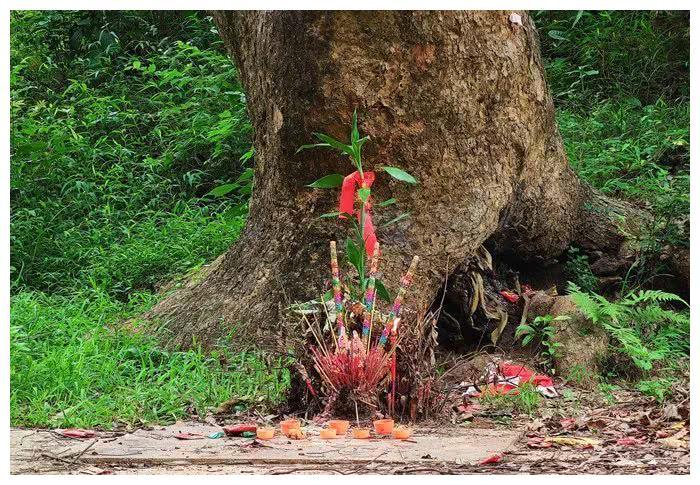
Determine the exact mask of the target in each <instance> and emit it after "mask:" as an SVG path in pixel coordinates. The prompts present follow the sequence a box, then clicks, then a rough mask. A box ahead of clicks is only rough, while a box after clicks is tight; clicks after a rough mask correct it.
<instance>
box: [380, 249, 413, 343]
mask: <svg viewBox="0 0 700 485" xmlns="http://www.w3.org/2000/svg"><path fill="white" fill-rule="evenodd" d="M418 259H419V258H418V256H413V260H412V261H411V265H410V266H409V267H408V271H406V274H405V275H403V278H401V285H400V286H399V292H398V294H397V295H396V298H395V299H394V306H393V307H392V308H391V312H390V313H389V318H388V319H387V321H386V325H385V326H384V330H382V334H381V336H380V337H379V345H380V346H381V347H383V346H384V345H386V340H387V337H388V336H389V331H391V329H392V327H396V325H398V318H399V316H400V315H401V305H402V304H403V299H404V296H405V295H406V290H408V287H409V286H411V283H412V282H413V274H414V273H415V271H416V266H417V265H418Z"/></svg>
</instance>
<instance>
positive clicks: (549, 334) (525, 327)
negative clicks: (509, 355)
mask: <svg viewBox="0 0 700 485" xmlns="http://www.w3.org/2000/svg"><path fill="white" fill-rule="evenodd" d="M569 319H570V317H568V316H566V315H559V316H557V317H553V316H552V315H539V316H537V317H535V318H534V319H533V320H532V322H530V323H529V324H527V323H522V324H520V325H518V327H517V328H516V329H515V338H516V339H519V340H520V341H521V344H522V346H523V347H525V346H526V345H530V344H532V343H537V345H538V347H537V348H538V349H540V356H541V357H542V359H543V361H542V364H543V365H544V366H545V367H547V368H548V369H552V368H553V367H554V359H556V358H557V357H558V356H559V354H558V352H559V348H560V347H561V346H562V344H561V343H559V342H556V341H555V340H554V337H555V335H556V331H557V327H556V326H555V325H554V324H553V322H563V321H567V320H569Z"/></svg>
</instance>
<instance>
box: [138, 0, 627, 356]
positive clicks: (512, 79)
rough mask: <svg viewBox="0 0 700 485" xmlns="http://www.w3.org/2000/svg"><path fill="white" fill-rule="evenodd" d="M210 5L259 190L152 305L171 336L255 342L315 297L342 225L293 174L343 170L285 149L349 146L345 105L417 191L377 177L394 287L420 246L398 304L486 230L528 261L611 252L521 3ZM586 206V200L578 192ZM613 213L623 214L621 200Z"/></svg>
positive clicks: (430, 282) (379, 156) (424, 287)
mask: <svg viewBox="0 0 700 485" xmlns="http://www.w3.org/2000/svg"><path fill="white" fill-rule="evenodd" d="M510 14H511V12H493V11H492V12H217V13H215V20H216V22H217V25H218V26H219V29H220V32H221V36H222V38H223V40H224V42H225V44H226V46H227V47H228V48H229V50H230V51H231V53H232V55H233V57H234V59H235V62H236V65H237V66H238V68H239V70H240V73H241V77H242V81H243V84H244V86H245V89H246V92H247V96H248V109H249V113H250V117H251V119H252V123H253V126H254V129H255V149H256V154H255V188H254V191H253V196H252V199H251V202H250V215H249V219H248V224H247V227H246V230H245V232H244V234H243V235H242V236H241V238H240V240H239V241H238V242H237V243H236V244H235V245H234V246H233V247H232V248H231V249H230V250H229V251H228V252H227V253H226V254H225V255H224V256H223V257H222V258H220V260H219V261H218V262H217V264H216V265H215V267H214V268H213V269H212V270H211V271H210V273H209V274H208V275H207V276H206V277H205V278H204V279H203V281H201V282H199V283H197V284H194V285H191V286H188V287H186V288H183V289H181V290H179V291H177V292H175V294H173V295H171V296H170V297H169V298H167V299H165V300H164V301H163V302H161V303H160V304H159V305H158V306H157V307H156V308H155V309H154V310H153V312H152V313H151V316H154V317H158V318H159V319H161V320H163V321H164V322H165V323H167V324H168V326H169V328H170V329H172V330H173V332H174V335H175V336H176V342H177V343H181V344H188V343H190V342H191V341H192V337H196V338H197V339H199V340H200V341H203V342H204V343H205V344H211V343H212V342H213V341H214V339H215V338H216V337H218V336H220V335H222V334H224V333H228V332H230V331H231V330H234V332H235V333H236V334H237V335H238V336H239V337H240V338H244V339H246V340H249V341H252V340H254V341H256V342H257V343H258V344H260V345H263V346H267V345H269V344H270V343H271V342H272V341H274V340H278V339H279V338H280V337H284V336H286V332H287V327H286V325H285V324H284V322H283V318H282V313H281V312H280V309H281V308H283V307H284V306H286V305H287V304H289V303H291V302H293V301H306V300H309V299H312V298H315V297H318V296H319V294H320V292H321V291H322V288H323V286H324V281H326V280H327V279H328V278H329V270H328V266H329V257H328V241H329V240H330V239H338V240H342V239H344V237H345V235H346V234H347V232H346V231H347V230H348V227H347V225H344V224H343V223H341V222H339V221H331V220H329V219H319V218H318V216H319V215H321V214H323V213H326V212H331V211H333V210H335V207H336V205H337V200H338V194H337V192H336V191H321V190H312V189H309V188H308V187H306V186H305V185H306V184H308V183H310V182H312V181H314V180H316V179H317V178H319V177H321V176H323V175H326V174H329V173H342V174H345V173H349V172H350V171H351V170H352V169H351V166H350V164H349V162H348V160H347V158H343V157H341V156H339V155H335V154H333V153H331V152H327V151H305V152H302V153H299V154H297V153H295V152H296V149H297V148H298V147H299V146H300V145H302V144H305V143H310V142H312V141H313V140H312V135H311V134H312V133H313V132H316V131H322V132H326V133H329V134H331V135H333V136H334V137H336V138H340V139H343V140H347V139H348V131H349V129H348V127H349V124H350V120H351V117H352V112H353V110H354V109H357V111H358V114H359V119H360V131H361V132H362V133H363V134H368V135H370V136H371V142H369V143H368V144H367V145H365V147H366V148H365V156H364V159H365V161H366V162H365V163H366V164H368V165H369V166H370V168H371V167H372V166H376V165H379V164H388V165H395V166H399V167H402V168H404V169H405V170H407V171H409V172H410V173H412V174H414V175H415V176H416V177H417V178H418V179H419V182H420V184H419V185H418V186H416V187H412V186H407V185H405V184H401V183H398V182H396V181H394V180H392V179H390V178H389V177H388V176H386V175H385V174H383V175H379V178H378V180H377V182H375V185H374V187H373V196H374V197H375V198H376V200H378V201H379V200H384V199H386V198H389V197H396V198H397V199H398V200H399V203H398V204H397V205H395V206H391V207H389V208H386V209H383V210H381V211H380V210H377V211H376V214H375V219H376V220H377V222H378V225H380V224H381V223H382V221H388V220H390V219H392V218H394V217H395V216H396V215H397V214H399V213H401V212H405V211H409V212H410V213H411V216H410V218H408V219H406V220H404V221H402V222H400V223H398V224H396V225H393V226H390V227H388V228H385V229H379V230H378V237H379V240H380V242H381V245H382V252H383V257H382V264H383V274H384V276H383V279H384V281H385V282H386V283H387V286H389V287H390V289H393V290H395V289H396V286H397V283H398V280H399V276H400V274H401V273H402V272H403V271H405V269H406V268H407V266H408V264H409V262H410V260H411V257H412V256H413V255H418V256H420V258H421V260H420V265H419V268H418V271H417V275H416V279H415V283H414V287H413V289H412V291H411V293H410V294H409V303H410V305H411V306H413V307H414V308H417V309H420V308H425V307H426V306H427V305H428V304H429V303H430V302H431V301H432V299H433V298H434V297H435V295H436V294H437V293H438V292H439V289H440V285H441V283H442V282H443V281H444V278H445V272H446V264H448V261H449V267H448V268H447V271H448V272H451V271H452V270H453V269H454V268H455V267H456V266H457V265H458V264H459V263H460V262H461V261H463V260H464V258H465V256H468V255H470V254H472V253H473V252H474V251H475V249H477V248H478V247H479V246H480V245H481V244H482V243H484V241H486V240H487V239H490V240H492V241H495V242H496V243H497V246H498V247H499V248H500V249H499V250H500V251H501V252H507V253H510V255H511V256H516V257H517V258H519V259H521V260H523V261H530V262H533V263H539V262H543V261H546V260H548V259H550V258H552V257H555V256H557V255H559V254H561V253H562V252H563V251H564V250H565V249H566V248H567V247H568V246H569V245H570V244H571V243H572V242H574V241H578V243H579V244H583V245H587V247H588V248H589V249H595V248H600V249H603V250H606V251H610V250H612V251H615V250H616V249H617V247H618V246H619V245H620V243H621V241H622V239H621V237H620V236H619V234H618V230H617V229H616V226H615V224H614V223H612V222H611V221H610V220H611V219H612V217H611V216H610V215H609V214H606V213H605V211H600V210H597V209H596V207H601V206H605V205H606V203H605V201H604V200H602V199H600V198H599V197H598V196H595V195H594V194H593V193H592V192H591V191H590V190H589V189H588V188H587V187H586V186H584V185H583V184H582V183H581V182H580V181H579V179H578V178H577V177H576V176H575V174H574V173H573V172H572V170H571V168H570V167H569V165H568V162H567V159H566V155H565V153H564V150H563V146H562V140H561V137H560V136H559V133H558V130H557V127H556V123H555V118H554V108H553V105H552V99H551V96H550V94H549V92H548V88H547V83H546V81H545V77H544V71H543V66H542V61H541V59H540V53H539V45H538V38H537V33H536V30H535V27H534V25H533V23H532V20H531V19H530V18H529V16H528V14H527V13H524V12H518V14H519V15H520V16H521V17H522V25H520V24H519V23H517V22H512V21H511V17H510ZM589 202H590V203H589ZM622 210H623V211H624V210H625V209H624V208H623V209H622Z"/></svg>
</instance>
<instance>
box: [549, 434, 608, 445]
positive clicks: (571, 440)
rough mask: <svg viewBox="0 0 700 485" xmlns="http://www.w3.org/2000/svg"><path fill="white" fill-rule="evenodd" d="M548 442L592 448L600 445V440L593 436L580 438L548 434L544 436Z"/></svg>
mask: <svg viewBox="0 0 700 485" xmlns="http://www.w3.org/2000/svg"><path fill="white" fill-rule="evenodd" d="M545 442H549V443H552V444H555V445H559V446H571V447H573V448H593V447H594V446H598V445H600V441H598V440H594V439H593V438H582V437H575V436H550V437H547V438H545Z"/></svg>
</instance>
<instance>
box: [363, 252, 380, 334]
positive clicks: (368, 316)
mask: <svg viewBox="0 0 700 485" xmlns="http://www.w3.org/2000/svg"><path fill="white" fill-rule="evenodd" d="M378 268H379V243H376V244H375V245H374V254H373V255H372V262H371V264H370V267H369V280H368V281H367V290H366V291H365V314H364V319H363V321H362V343H364V344H365V346H366V345H367V344H368V342H369V330H370V328H371V327H372V317H373V316H374V300H375V297H376V290H375V288H374V286H375V284H376V280H377V269H378Z"/></svg>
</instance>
